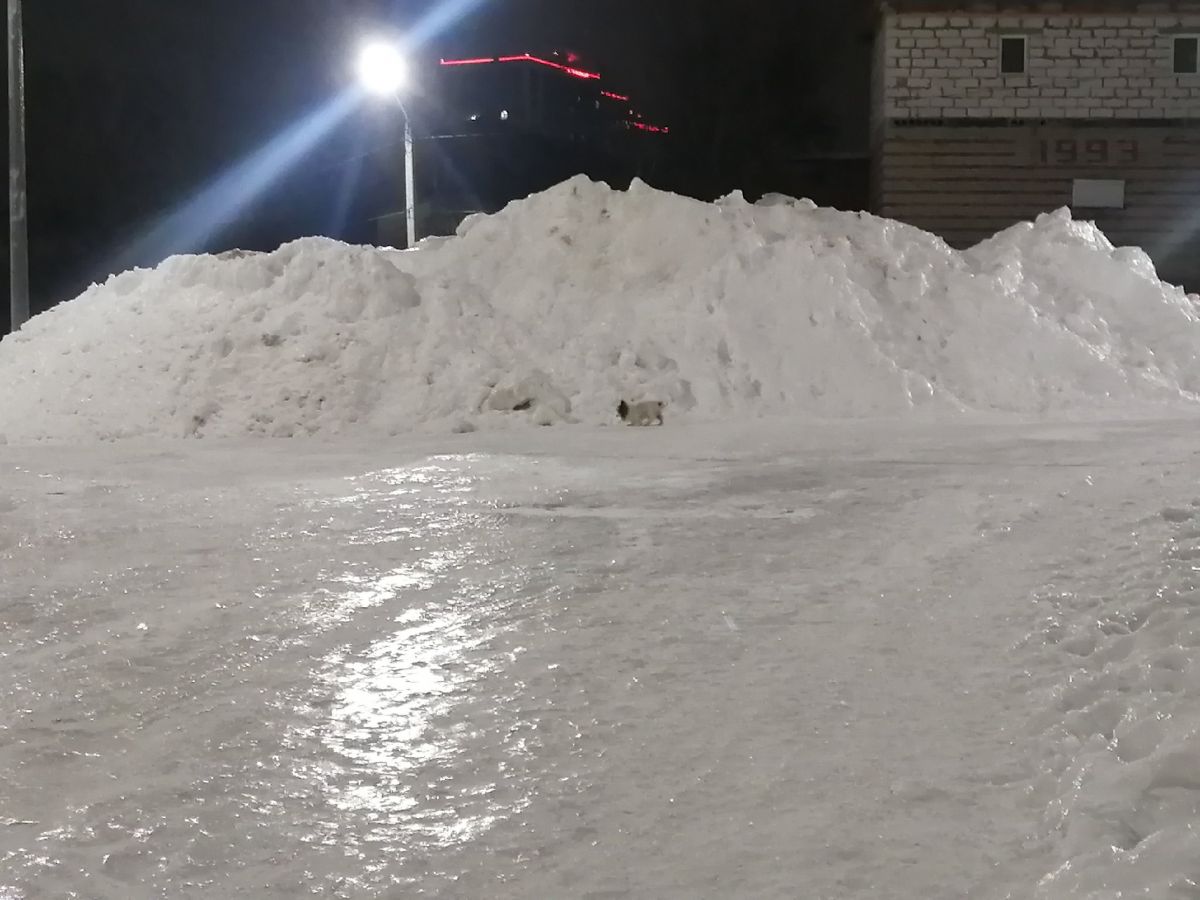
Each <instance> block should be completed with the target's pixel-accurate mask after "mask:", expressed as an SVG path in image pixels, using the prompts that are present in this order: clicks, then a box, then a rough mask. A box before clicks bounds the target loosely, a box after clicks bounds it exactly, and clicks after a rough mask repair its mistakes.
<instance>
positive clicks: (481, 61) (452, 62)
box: [441, 53, 629, 100]
mask: <svg viewBox="0 0 1200 900" xmlns="http://www.w3.org/2000/svg"><path fill="white" fill-rule="evenodd" d="M495 62H502V63H506V62H531V63H537V64H538V65H539V66H549V67H550V68H552V69H558V70H559V71H560V72H566V73H567V74H568V75H573V76H574V77H575V78H583V79H595V80H599V78H600V75H599V73H597V72H588V71H586V70H584V69H577V68H575V67H574V66H564V65H563V64H562V63H556V62H554V61H553V60H549V59H542V58H541V57H540V56H533V55H531V54H529V53H522V54H521V55H520V56H501V57H499V58H496V57H491V56H481V57H478V58H477V59H443V60H441V63H442V65H443V66H482V65H486V64H487V63H495ZM612 96H613V99H614V100H628V99H629V98H628V97H619V96H618V95H616V94H613V95H612Z"/></svg>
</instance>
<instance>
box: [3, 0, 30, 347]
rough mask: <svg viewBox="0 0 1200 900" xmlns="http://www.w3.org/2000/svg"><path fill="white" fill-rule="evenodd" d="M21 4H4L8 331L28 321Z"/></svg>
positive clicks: (12, 0)
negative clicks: (6, 120)
mask: <svg viewBox="0 0 1200 900" xmlns="http://www.w3.org/2000/svg"><path fill="white" fill-rule="evenodd" d="M23 38H24V35H23V29H22V25H21V0H8V222H9V225H8V229H9V230H8V248H9V266H10V276H11V279H10V283H9V289H10V293H9V305H10V308H11V310H12V325H11V327H12V330H13V331H16V330H17V329H18V328H20V327H21V326H22V325H24V324H25V322H26V321H28V319H29V232H28V215H27V206H26V194H25V50H24V39H23Z"/></svg>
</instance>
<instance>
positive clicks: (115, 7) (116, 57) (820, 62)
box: [4, 0, 868, 315]
mask: <svg viewBox="0 0 1200 900" xmlns="http://www.w3.org/2000/svg"><path fill="white" fill-rule="evenodd" d="M448 4H454V5H457V6H459V7H464V8H467V9H468V11H467V13H466V14H465V15H463V16H461V17H458V18H457V19H455V20H454V21H451V22H448V23H446V26H445V27H443V28H441V29H439V30H438V31H437V32H436V33H435V34H433V35H431V37H430V39H429V41H428V42H427V44H426V46H425V48H424V51H425V52H426V53H427V54H428V56H429V57H430V58H432V59H436V57H437V56H438V55H441V54H448V55H452V54H457V53H477V52H478V53H493V52H505V51H514V52H522V51H525V50H531V51H546V50H548V49H552V48H562V49H570V50H574V51H576V52H578V53H580V54H581V55H582V56H583V58H584V59H586V60H587V62H588V64H589V66H591V67H593V68H596V69H598V70H600V71H602V72H603V73H604V74H605V78H606V79H607V80H608V81H609V83H611V84H612V85H613V86H619V87H620V88H621V89H622V90H625V91H627V92H630V93H632V94H634V95H635V97H636V98H637V99H638V100H639V101H640V103H641V105H642V106H643V107H645V108H646V109H647V110H648V111H649V112H651V113H652V114H653V115H655V116H657V117H659V118H663V119H665V120H667V121H670V123H671V124H672V127H673V129H674V132H675V136H674V137H673V142H674V146H675V147H677V149H678V157H679V159H680V161H681V162H680V164H679V165H678V166H676V167H674V168H671V169H669V170H668V173H667V175H666V176H665V177H664V180H665V181H666V182H668V183H666V184H664V185H663V186H664V187H668V188H671V189H674V190H680V191H683V192H687V193H692V194H695V195H697V196H715V195H716V194H718V193H723V192H725V191H728V190H730V189H732V188H734V187H739V186H750V187H753V188H754V189H758V190H766V189H774V188H776V187H778V188H780V189H782V188H784V187H786V184H785V182H786V181H787V168H788V163H787V162H786V159H787V157H788V156H789V155H803V154H806V153H807V154H811V153H814V152H823V151H847V150H859V151H861V150H863V149H864V145H865V121H866V99H867V98H866V85H867V75H866V67H867V60H868V53H867V48H866V45H865V43H864V42H863V41H862V39H861V34H860V28H861V25H862V20H861V17H860V16H858V14H857V13H856V12H854V10H855V9H856V8H857V6H858V4H857V3H849V2H847V3H842V2H837V3H834V2H827V0H810V2H804V0H800V2H798V0H754V2H753V3H741V4H733V3H729V2H727V0H721V2H717V0H482V2H477V3H472V2H470V0H439V2H433V0H191V2H183V0H105V2H103V3H100V2H97V0H33V2H29V0H27V2H26V4H25V6H26V10H25V17H26V70H27V79H28V93H29V113H28V127H29V166H30V216H31V226H30V227H31V242H32V253H33V266H32V267H33V276H34V279H35V284H34V293H35V306H36V307H39V308H40V307H44V306H45V305H46V304H47V303H49V302H53V301H56V300H60V299H64V297H66V296H69V295H72V294H73V293H75V292H77V291H78V290H79V289H80V287H82V286H83V285H84V284H86V280H88V279H90V278H95V277H102V276H103V275H104V274H105V273H106V270H107V269H108V268H111V267H112V265H113V260H114V258H115V254H116V251H117V248H119V247H121V246H122V245H123V244H126V243H128V242H129V241H130V240H131V239H132V238H133V237H134V236H136V235H137V234H138V233H139V232H140V231H141V230H143V229H144V228H145V227H146V226H147V224H148V223H150V222H153V221H155V219H156V217H159V216H161V215H162V214H163V213H164V212H165V211H168V210H170V209H172V208H174V207H176V206H177V204H179V203H180V202H181V201H182V200H184V199H185V198H186V197H188V196H189V194H191V193H192V192H193V191H194V190H195V188H196V187H197V186H199V185H202V184H204V183H206V182H207V181H209V179H211V178H212V177H213V176H214V175H215V174H216V173H218V172H220V171H222V170H223V169H225V168H227V167H228V166H230V165H231V164H233V163H235V162H236V161H237V160H239V159H242V158H244V157H245V156H246V155H247V154H249V153H251V152H253V151H254V150H255V149H256V148H258V147H261V146H262V145H263V144H264V143H266V142H267V141H269V140H270V139H271V138H272V137H273V136H275V135H277V134H279V133H280V132H281V131H282V130H283V129H285V128H286V127H288V126H289V125H290V124H292V123H294V122H296V121H297V120H299V119H301V118H302V117H303V116H304V115H306V114H307V113H309V112H311V111H312V110H313V109H314V108H316V107H318V106H319V105H320V104H321V103H322V102H324V101H325V100H327V99H328V98H329V97H330V96H332V95H334V94H336V93H337V92H338V90H339V88H340V87H342V86H343V85H344V83H345V81H344V80H345V79H346V78H347V76H348V65H347V60H348V59H349V57H350V54H351V52H352V50H353V48H354V47H355V46H356V44H357V42H358V39H359V38H360V37H361V36H362V35H363V34H365V33H367V32H368V31H369V30H371V28H372V26H373V25H374V23H386V24H390V25H392V26H393V27H395V28H397V29H398V30H401V31H403V30H405V29H407V28H411V27H413V26H414V25H415V24H417V23H422V22H428V21H430V19H429V18H427V17H428V16H429V15H430V14H431V12H433V11H434V10H435V9H436V8H444V7H446V6H447V5H448ZM472 7H473V8H472ZM344 138H345V135H344V134H339V135H337V136H335V140H334V141H333V144H332V146H330V147H326V148H324V150H323V152H325V153H326V154H329V155H330V158H336V157H337V153H338V152H339V150H338V149H337V148H338V146H339V145H338V140H339V139H342V143H343V144H344V143H345V141H344ZM335 174H336V173H335ZM330 177H334V176H332V175H331V176H330ZM776 182H778V184H776ZM4 314H5V315H6V314H7V309H5V310H4Z"/></svg>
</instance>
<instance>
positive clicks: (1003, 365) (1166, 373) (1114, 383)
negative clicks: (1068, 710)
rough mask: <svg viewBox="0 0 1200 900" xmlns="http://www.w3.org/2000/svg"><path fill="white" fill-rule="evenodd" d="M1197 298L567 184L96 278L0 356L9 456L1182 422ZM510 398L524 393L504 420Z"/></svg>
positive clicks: (1109, 266) (779, 216) (1098, 276)
mask: <svg viewBox="0 0 1200 900" xmlns="http://www.w3.org/2000/svg"><path fill="white" fill-rule="evenodd" d="M1198 350H1200V328H1198V319H1197V311H1196V308H1195V307H1194V305H1193V303H1192V300H1191V298H1189V297H1188V296H1187V295H1186V294H1185V293H1184V292H1183V291H1182V290H1181V289H1178V288H1175V287H1171V286H1169V285H1166V284H1163V283H1162V282H1160V281H1159V280H1158V278H1157V276H1156V274H1155V272H1154V268H1153V266H1152V265H1151V263H1150V261H1149V259H1148V258H1147V257H1146V256H1145V254H1143V253H1141V252H1140V251H1137V250H1128V249H1116V248H1114V247H1113V246H1112V245H1111V244H1110V243H1109V242H1108V240H1107V239H1106V238H1105V237H1104V236H1103V234H1101V233H1100V232H1099V231H1098V230H1097V229H1095V228H1094V227H1093V226H1091V225H1088V224H1084V223H1079V222H1074V221H1072V220H1071V218H1070V216H1069V214H1068V213H1066V212H1065V211H1063V212H1059V213H1054V214H1050V215H1045V216H1042V217H1040V218H1039V219H1038V220H1037V221H1036V222H1033V223H1024V224H1021V225H1017V226H1015V227H1013V228H1010V229H1008V230H1007V231H1005V232H1002V233H1001V234H999V235H997V236H996V237H994V238H992V239H990V240H988V241H985V242H984V243H982V244H980V245H978V246H977V247H975V248H973V249H971V250H968V251H966V252H963V253H960V252H957V251H955V250H953V249H951V248H950V247H948V246H947V245H946V244H945V243H944V242H942V241H941V240H940V239H938V238H936V237H934V236H932V235H930V234H927V233H925V232H923V231H920V230H919V229H916V228H912V227H909V226H905V225H902V224H900V223H897V222H893V221H889V220H886V219H880V218H876V217H874V216H870V215H866V214H862V213H845V212H838V211H834V210H827V209H818V208H816V207H814V206H813V205H812V204H811V203H808V202H806V201H796V200H790V199H788V198H784V197H779V196H771V197H769V198H765V199H764V200H763V201H762V202H760V203H758V204H751V203H748V202H746V201H745V200H744V199H743V198H742V197H741V196H740V195H739V194H734V195H731V196H730V197H727V198H725V199H723V200H721V201H718V202H717V203H702V202H699V201H695V200H690V199H686V198H683V197H679V196H676V195H672V194H667V193H663V192H659V191H656V190H654V189H652V188H650V187H648V186H646V185H645V184H642V183H640V182H635V184H634V185H633V186H632V187H631V189H630V190H629V191H626V192H620V191H614V190H611V189H609V188H608V187H606V186H605V185H603V184H598V183H593V182H590V181H588V180H587V179H583V178H577V179H572V180H571V181H568V182H565V183H563V184H561V185H559V186H557V187H555V188H553V189H551V190H549V191H546V192H544V193H542V194H538V195H534V196H532V197H530V198H528V199H526V200H523V201H519V202H517V203H513V204H511V205H510V206H509V207H508V208H506V209H505V210H503V211H502V212H500V213H499V214H497V215H494V216H477V217H473V218H471V219H469V220H467V221H466V222H465V223H464V224H463V226H462V227H461V228H460V229H459V233H458V235H457V236H455V237H453V238H449V239H439V240H433V241H428V242H426V243H425V244H423V245H422V246H421V247H420V248H419V249H418V250H417V251H415V252H412V253H397V252H395V251H388V250H376V249H371V248H363V247H350V246H345V245H342V244H339V243H337V242H334V241H329V240H325V239H306V240H302V241H297V242H295V243H292V244H288V245H286V246H284V247H282V248H280V249H279V250H277V251H275V252H273V253H267V254H257V253H231V254H222V255H220V256H184V257H174V258H172V259H169V260H167V261H166V262H164V263H163V264H162V265H161V266H159V267H158V268H156V269H154V270H138V271H134V272H127V273H124V274H122V275H118V276H114V277H113V278H111V279H110V280H109V281H108V282H107V283H106V284H104V285H99V286H93V287H92V288H91V289H89V290H88V291H87V292H86V293H84V294H83V295H82V296H81V297H79V298H77V299H75V300H73V301H70V302H68V303H64V304H62V305H60V306H58V307H56V308H55V309H53V310H51V311H50V312H48V313H45V314H43V315H41V316H38V317H36V318H35V319H33V320H32V321H31V322H29V323H28V324H27V325H26V327H25V328H24V329H22V330H21V331H20V332H19V333H18V334H16V335H13V336H10V337H8V338H6V339H5V340H4V341H3V342H0V379H2V380H3V383H4V384H5V386H6V391H5V393H6V397H5V400H4V401H3V405H2V406H0V435H5V436H7V437H8V438H9V439H15V440H30V439H41V438H51V439H86V438H95V437H101V438H114V437H125V436H135V435H147V436H176V437H189V436H203V435H213V436H237V435H244V434H264V435H278V436H291V435H302V434H316V433H338V432H344V431H346V430H347V429H353V428H369V429H373V430H375V429H378V430H382V431H387V432H398V431H406V430H413V429H441V430H446V429H458V430H470V429H473V428H477V427H489V426H500V427H503V426H506V425H513V424H522V423H524V424H528V423H537V424H553V423H558V422H590V423H600V422H610V421H613V420H614V418H615V416H614V410H615V406H616V403H617V401H618V400H620V399H627V400H631V401H636V400H640V399H656V400H664V401H667V402H668V403H669V404H670V409H671V412H672V415H673V416H680V415H691V416H694V417H697V418H712V417H724V416H731V415H732V416H763V415H811V416H823V417H824V416H874V415H895V414H901V413H905V412H909V411H912V410H914V409H918V408H921V407H927V408H930V409H936V410H964V411H966V410H1002V411H1011V412H1020V413H1049V412H1062V411H1065V410H1073V409H1078V410H1094V409H1096V408H1097V407H1113V408H1118V407H1128V406H1129V405H1131V404H1142V405H1145V404H1147V403H1179V402H1192V401H1194V400H1195V399H1196V398H1197V394H1198V393H1200V360H1198V358H1197V351H1198ZM518 395H520V396H518Z"/></svg>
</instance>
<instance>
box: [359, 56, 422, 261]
mask: <svg viewBox="0 0 1200 900" xmlns="http://www.w3.org/2000/svg"><path fill="white" fill-rule="evenodd" d="M358 80H359V82H360V83H361V84H362V86H363V87H364V88H365V89H366V90H367V91H368V93H371V94H373V95H375V96H376V97H391V98H392V99H393V100H395V101H396V105H397V106H399V107H400V112H401V113H402V114H403V115H404V219H405V223H406V224H407V226H408V246H409V247H410V248H411V247H415V246H416V243H417V203H416V196H415V195H416V178H415V174H414V171H413V166H414V163H413V156H414V153H413V130H412V118H411V117H410V116H409V114H408V108H407V107H405V105H404V100H403V99H402V98H401V92H402V91H403V90H404V89H405V88H406V87H407V86H408V63H407V61H406V60H405V59H404V56H403V55H402V54H401V53H400V51H399V50H398V49H397V48H396V47H395V46H394V45H392V44H389V43H387V42H385V41H372V42H371V43H369V44H366V45H364V46H363V48H362V50H360V51H359V55H358Z"/></svg>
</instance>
